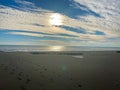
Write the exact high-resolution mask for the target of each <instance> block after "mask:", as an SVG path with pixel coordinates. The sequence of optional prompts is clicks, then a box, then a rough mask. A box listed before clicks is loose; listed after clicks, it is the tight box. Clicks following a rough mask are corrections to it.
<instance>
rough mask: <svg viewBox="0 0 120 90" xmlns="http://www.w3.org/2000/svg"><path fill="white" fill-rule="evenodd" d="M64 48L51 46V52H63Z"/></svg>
mask: <svg viewBox="0 0 120 90" xmlns="http://www.w3.org/2000/svg"><path fill="white" fill-rule="evenodd" d="M63 50H64V46H50V47H49V51H63Z"/></svg>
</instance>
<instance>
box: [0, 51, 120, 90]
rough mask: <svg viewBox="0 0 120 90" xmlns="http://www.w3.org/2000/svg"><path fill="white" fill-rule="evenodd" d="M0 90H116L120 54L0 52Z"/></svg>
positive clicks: (119, 86) (119, 72)
mask: <svg viewBox="0 0 120 90" xmlns="http://www.w3.org/2000/svg"><path fill="white" fill-rule="evenodd" d="M0 90H120V52H119V51H81V52H80V51H76V52H73V51H67V52H63V51H59V52H57V51H56V52H0Z"/></svg>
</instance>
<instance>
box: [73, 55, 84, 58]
mask: <svg viewBox="0 0 120 90" xmlns="http://www.w3.org/2000/svg"><path fill="white" fill-rule="evenodd" d="M72 57H74V58H84V56H83V55H79V56H78V55H77V56H72Z"/></svg>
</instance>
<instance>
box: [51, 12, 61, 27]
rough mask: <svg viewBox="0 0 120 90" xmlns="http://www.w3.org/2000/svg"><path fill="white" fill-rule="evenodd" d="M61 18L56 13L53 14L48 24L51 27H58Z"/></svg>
mask: <svg viewBox="0 0 120 90" xmlns="http://www.w3.org/2000/svg"><path fill="white" fill-rule="evenodd" d="M62 21H63V19H62V16H61V15H60V14H58V13H54V14H52V15H51V16H50V20H49V23H50V25H53V26H59V25H62Z"/></svg>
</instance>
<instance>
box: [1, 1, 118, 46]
mask: <svg viewBox="0 0 120 90" xmlns="http://www.w3.org/2000/svg"><path fill="white" fill-rule="evenodd" d="M15 1H16V2H17V3H19V4H21V5H23V6H22V10H18V9H13V8H10V7H7V6H3V5H0V7H4V8H1V9H0V30H3V29H4V30H5V29H7V30H16V32H10V33H9V34H17V35H26V36H34V37H43V36H49V37H50V36H51V35H43V34H37V33H28V32H27V33H25V32H17V30H23V31H34V32H43V33H49V34H54V35H53V37H58V38H70V39H71V38H74V39H77V40H78V41H79V42H80V41H81V40H87V42H88V41H94V42H96V43H97V40H99V41H100V43H101V41H107V39H109V38H117V37H118V38H120V22H119V21H120V6H119V5H120V1H119V0H74V1H76V2H78V3H80V4H83V5H85V6H87V7H88V8H89V9H90V10H92V11H94V12H96V13H98V14H100V16H102V17H101V18H100V17H95V16H93V15H87V16H78V17H79V19H73V18H70V17H68V16H65V15H62V14H61V16H62V17H63V25H65V26H70V27H73V28H77V29H79V28H83V29H84V30H85V31H86V32H94V31H96V30H98V31H101V32H104V33H105V34H106V35H103V36H102V35H91V34H82V33H81V34H80V33H77V32H72V31H68V30H66V29H64V28H60V27H55V26H51V25H50V23H49V19H50V16H51V15H52V14H53V13H54V12H53V11H49V10H45V9H41V8H38V7H36V6H35V5H34V4H33V3H31V2H26V1H22V0H15ZM27 6H30V7H27ZM19 8H21V7H19ZM76 8H81V7H79V6H78V5H77V6H76ZM81 9H84V10H87V9H86V8H81ZM32 11H35V12H32ZM36 11H37V12H36ZM35 24H36V25H35ZM40 25H41V26H40ZM42 25H43V26H42ZM59 33H63V34H68V35H75V36H78V37H68V36H57V35H56V34H59ZM117 41H119V40H117ZM52 42H53V41H52ZM58 42H59V41H58ZM58 42H57V43H58ZM79 42H76V45H80V43H81V42H80V43H79ZM60 43H62V42H60ZM90 43H91V42H88V44H90ZM104 43H105V42H104ZM62 44H63V43H62ZM64 44H65V43H64ZM70 44H71V45H72V44H73V43H72V41H71V43H70ZM70 44H69V45H70ZM118 44H119V43H118ZM65 45H66V44H65Z"/></svg>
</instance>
